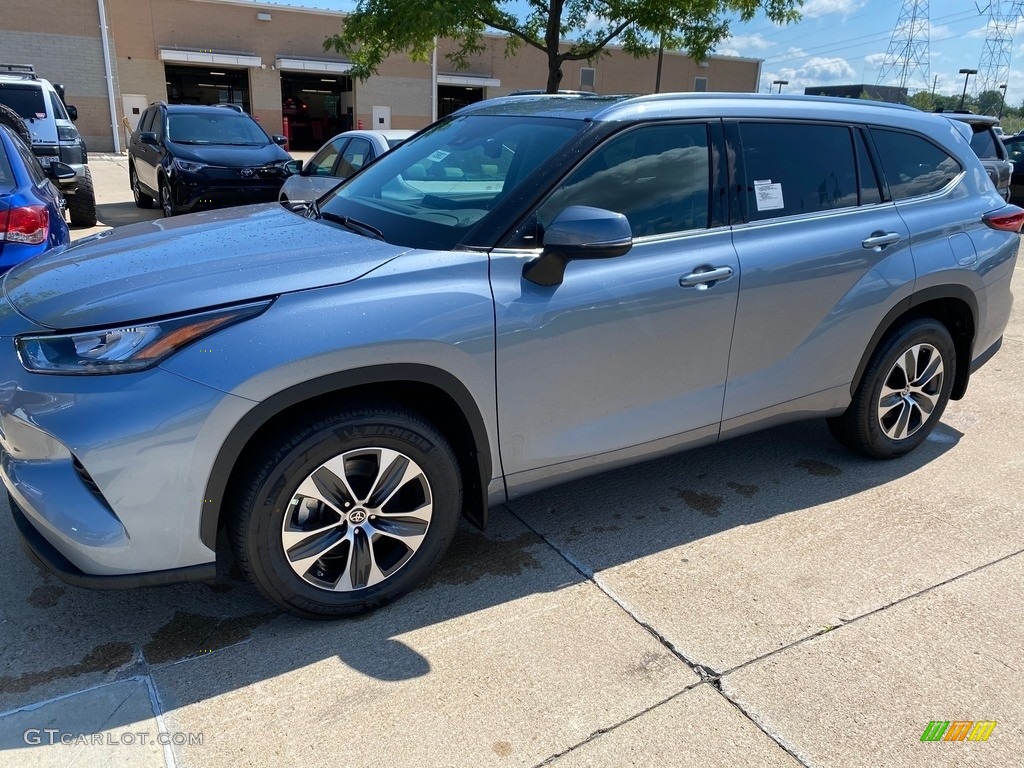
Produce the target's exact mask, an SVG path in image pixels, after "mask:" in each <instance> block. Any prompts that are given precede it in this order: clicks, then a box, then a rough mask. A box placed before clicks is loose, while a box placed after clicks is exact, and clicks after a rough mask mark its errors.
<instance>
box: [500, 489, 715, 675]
mask: <svg viewBox="0 0 1024 768" xmlns="http://www.w3.org/2000/svg"><path fill="white" fill-rule="evenodd" d="M502 506H503V507H504V508H505V511H506V512H508V513H509V514H510V515H512V517H514V518H515V519H516V520H518V521H519V522H520V523H522V524H523V525H524V526H526V528H528V529H529V530H530V531H532V532H533V533H534V535H535V536H537V538H539V539H540V540H541V541H543V542H544V543H545V544H547V545H548V546H549V547H550V548H551V549H552V550H553V551H554V552H555V553H556V554H557V555H558V556H559V557H561V558H562V559H563V560H565V562H566V563H568V564H569V565H570V566H572V568H573V569H575V570H576V571H577V572H578V573H579V574H580V575H581V576H583V578H585V579H586V580H587V581H589V582H590V583H591V584H593V585H594V586H595V587H597V588H598V589H599V590H601V592H603V593H604V595H605V597H607V598H608V599H609V600H611V601H612V602H613V603H615V604H616V605H617V606H619V608H620V609H621V610H622V611H623V613H625V614H626V615H627V616H629V618H631V619H632V620H633V621H634V622H636V624H637V625H638V626H640V627H642V628H643V629H644V630H646V631H647V633H648V634H649V635H651V637H653V638H654V639H655V640H657V641H658V642H659V643H660V644H661V645H662V646H664V647H665V649H666V650H668V652H669V653H671V654H672V655H673V656H675V657H676V658H677V659H678V660H679V661H681V662H682V663H683V664H685V665H686V666H688V667H689V668H690V669H691V670H692V671H693V672H694V674H696V675H697V677H699V678H700V680H701V682H705V681H707V680H709V679H711V678H712V677H717V676H718V674H719V673H717V672H716V671H715V670H713V669H711V668H710V667H707V666H704V665H703V664H698V663H697V662H695V661H693V660H692V659H689V658H687V656H686V654H684V653H683V652H682V651H680V650H679V649H678V648H676V646H675V645H674V644H673V643H672V641H671V640H669V639H668V638H667V637H665V636H664V635H663V634H661V633H660V632H659V631H658V630H657V629H655V628H654V627H653V626H651V625H650V624H649V623H647V622H646V621H644V620H643V619H642V618H640V616H639V614H638V613H637V611H636V610H635V609H634V608H633V607H632V606H630V605H629V604H628V603H627V602H626V601H625V600H623V599H622V598H620V597H619V596H618V595H616V594H615V592H613V591H612V590H611V588H609V587H608V586H607V585H605V584H603V583H602V581H601V579H599V578H598V576H597V574H596V573H594V571H593V570H592V569H590V568H588V567H587V566H586V565H585V564H584V563H581V562H580V561H579V560H577V559H576V558H575V557H573V556H572V555H571V554H569V553H568V552H564V551H562V550H561V549H559V548H558V547H557V546H556V545H555V544H554V542H552V541H551V540H550V539H549V538H548V537H547V536H545V535H544V534H543V533H541V532H540V531H538V530H537V529H536V528H535V527H534V526H532V525H530V524H529V523H528V522H527V521H526V520H524V519H523V518H522V517H521V516H519V515H518V514H516V513H515V511H513V510H512V508H511V507H509V506H508V505H507V504H503V505H502Z"/></svg>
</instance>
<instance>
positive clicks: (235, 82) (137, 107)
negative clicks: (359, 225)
mask: <svg viewBox="0 0 1024 768" xmlns="http://www.w3.org/2000/svg"><path fill="white" fill-rule="evenodd" d="M4 5H5V11H4V14H3V18H2V20H0V26H2V28H0V59H2V60H3V61H5V62H12V63H26V64H34V65H35V67H36V71H37V72H38V73H39V75H40V76H41V77H45V78H47V79H49V80H51V81H54V82H62V83H64V84H65V86H66V89H67V99H68V102H69V103H71V104H75V106H77V107H78V110H79V115H80V118H79V121H78V126H79V130H80V131H81V133H82V135H83V136H84V137H85V139H86V141H87V142H88V145H89V147H90V148H91V149H93V150H99V151H109V150H112V149H115V148H121V147H123V146H124V143H125V135H126V133H125V129H124V128H123V127H122V126H121V125H120V123H121V122H122V119H124V118H126V119H127V121H128V123H129V124H132V125H134V123H135V122H136V120H137V118H138V115H139V113H140V112H141V111H142V109H143V108H144V107H145V106H146V105H147V104H149V103H151V102H153V101H156V100H165V101H168V102H169V103H197V104H199V103H207V104H208V103H214V104H216V103H224V102H231V103H235V104H238V105H239V106H241V107H243V108H244V109H245V110H247V111H249V112H251V113H252V114H253V115H254V116H255V117H256V118H257V119H259V120H260V121H261V122H262V124H263V125H264V126H265V127H266V128H267V129H268V130H269V131H271V132H274V133H276V132H286V133H288V134H289V135H290V137H291V138H292V147H293V148H296V149H302V148H313V147H315V146H318V145H319V144H320V143H322V142H323V141H324V140H325V139H326V138H328V137H330V136H331V135H332V134H333V133H335V132H337V131H339V130H343V129H346V128H349V127H358V126H360V125H362V126H363V127H367V128H369V127H371V126H373V127H391V128H420V127H423V126H425V125H427V124H428V123H429V122H430V121H431V119H432V118H433V117H434V116H435V115H436V116H439V117H440V116H444V115H445V114H448V113H450V112H452V111H454V110H455V109H458V108H459V107H460V106H462V105H464V104H467V103H471V102H473V101H478V100H480V99H483V98H489V97H492V96H500V95H503V94H506V93H510V92H512V91H515V90H521V89H534V88H541V87H543V85H544V83H545V82H546V79H547V69H546V63H545V60H544V57H543V56H542V55H541V54H540V53H539V52H538V51H533V50H531V49H521V50H520V51H519V53H518V54H517V55H516V56H515V57H512V58H506V57H505V55H504V50H505V40H504V37H503V36H498V35H494V36H489V37H488V38H486V41H485V42H486V47H485V50H484V51H483V52H482V53H481V54H480V55H478V56H475V57H473V58H472V59H471V61H470V67H469V69H468V70H466V71H457V72H456V71H453V70H452V67H451V65H450V64H449V63H448V61H447V59H446V58H445V54H446V53H447V52H449V51H451V50H452V49H453V47H454V44H453V43H452V42H451V41H445V40H442V41H440V42H439V45H438V55H437V65H436V68H435V67H433V66H432V65H431V64H430V63H419V62H413V61H410V60H409V59H408V58H407V57H405V56H392V57H391V58H389V59H388V60H387V61H385V62H384V64H383V65H382V66H381V68H380V72H379V74H377V75H375V76H374V77H371V78H370V79H368V80H366V81H365V82H359V81H355V80H353V79H352V78H351V77H350V76H349V75H348V69H349V67H348V63H347V62H346V61H345V60H344V59H342V58H341V57H339V56H336V55H332V54H328V53H325V52H324V49H323V41H324V39H325V37H327V36H328V35H329V34H333V33H334V32H335V31H337V30H340V28H341V26H342V24H343V20H344V15H343V14H341V13H338V12H334V11H325V10H318V9H312V8H299V7H295V6H282V5H275V4H271V3H261V2H258V1H253V0H5V3H4ZM101 13H102V16H103V17H104V18H105V21H106V25H105V29H104V26H103V25H102V24H101ZM104 32H106V34H105V35H104V34H103V33H104ZM104 38H105V39H104ZM104 43H105V45H104ZM104 48H106V52H107V56H106V57H105V56H104ZM655 68H656V58H655V57H652V58H650V59H634V58H632V57H631V56H629V55H628V54H626V53H624V52H623V51H621V50H617V49H615V48H610V49H609V50H608V55H606V56H601V57H599V58H598V59H597V60H595V61H593V62H589V63H588V62H585V61H584V62H568V63H567V64H566V66H565V68H564V77H563V80H562V87H564V88H568V89H579V90H593V91H597V92H599V93H649V92H651V91H653V90H654V83H655ZM760 70H761V61H760V60H759V59H753V58H739V57H728V56H712V57H710V58H709V59H708V60H707V61H704V62H700V63H698V62H696V61H694V60H693V59H690V58H689V57H687V56H685V55H682V54H679V53H673V52H666V54H665V57H664V63H663V68H662V79H661V84H662V85H661V90H663V91H699V90H706V91H734V92H746V91H750V92H755V91H757V87H758V80H759V77H760ZM432 83H436V87H434V88H432V87H431V86H432ZM112 125H116V126H117V127H116V129H112ZM115 130H116V133H117V135H115Z"/></svg>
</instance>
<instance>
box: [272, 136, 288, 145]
mask: <svg viewBox="0 0 1024 768" xmlns="http://www.w3.org/2000/svg"><path fill="white" fill-rule="evenodd" d="M270 138H271V139H273V141H274V143H275V144H277V146H279V147H287V146H288V137H287V136H282V135H281V134H279V133H275V134H274V135H273V136H271V137H270Z"/></svg>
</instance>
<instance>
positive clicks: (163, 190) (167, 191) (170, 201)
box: [160, 176, 178, 219]
mask: <svg viewBox="0 0 1024 768" xmlns="http://www.w3.org/2000/svg"><path fill="white" fill-rule="evenodd" d="M160 208H161V210H162V211H163V213H164V218H165V219H167V218H170V217H171V216H173V215H174V214H176V213H177V212H178V209H177V207H176V206H175V205H174V194H173V193H172V192H171V182H169V181H168V180H167V177H166V176H161V177H160Z"/></svg>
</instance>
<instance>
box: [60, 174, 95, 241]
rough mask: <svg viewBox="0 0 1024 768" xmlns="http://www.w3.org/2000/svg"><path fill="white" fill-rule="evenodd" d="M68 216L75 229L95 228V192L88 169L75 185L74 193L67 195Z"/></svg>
mask: <svg viewBox="0 0 1024 768" xmlns="http://www.w3.org/2000/svg"><path fill="white" fill-rule="evenodd" d="M67 200H68V214H69V217H70V219H71V223H72V225H74V226H76V227H95V226H96V192H95V191H94V190H93V187H92V173H91V172H90V171H89V169H88V168H86V169H85V175H84V176H83V177H82V178H81V179H79V180H78V182H77V183H76V184H75V193H74V194H73V195H67Z"/></svg>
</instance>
